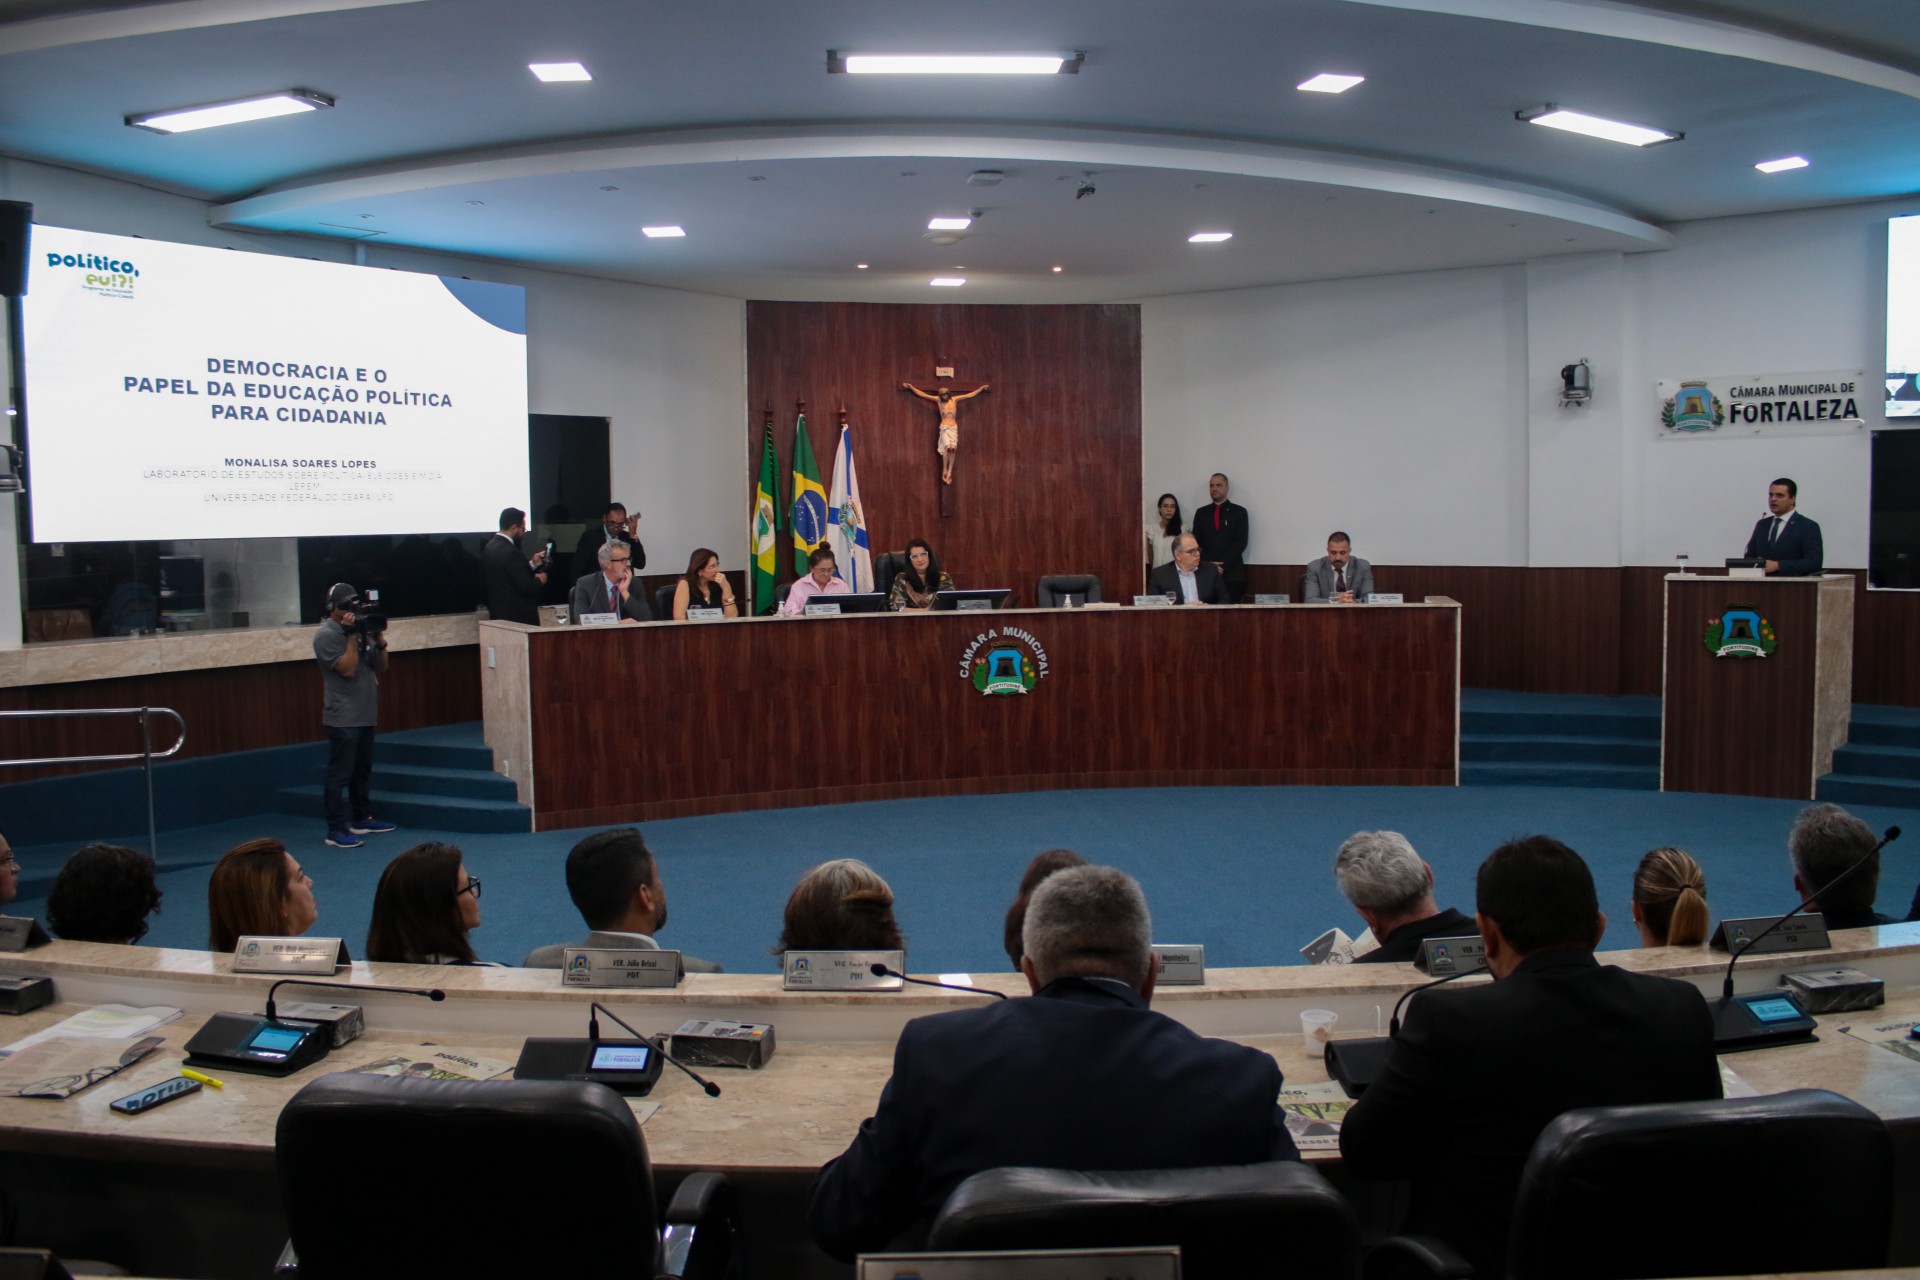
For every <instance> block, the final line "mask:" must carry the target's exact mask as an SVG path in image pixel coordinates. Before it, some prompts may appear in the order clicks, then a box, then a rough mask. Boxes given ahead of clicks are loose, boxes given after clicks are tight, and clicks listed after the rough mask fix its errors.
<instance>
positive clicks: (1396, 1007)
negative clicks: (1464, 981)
mask: <svg viewBox="0 0 1920 1280" xmlns="http://www.w3.org/2000/svg"><path fill="white" fill-rule="evenodd" d="M1487 972H1488V970H1486V969H1458V970H1455V971H1454V972H1452V973H1450V974H1448V975H1447V976H1446V977H1444V978H1435V979H1434V980H1433V981H1432V982H1423V983H1421V984H1420V985H1419V986H1417V987H1408V988H1407V990H1406V992H1405V993H1404V994H1403V995H1401V997H1400V998H1399V999H1398V1000H1396V1001H1394V1002H1393V1016H1392V1017H1390V1018H1388V1019H1387V1039H1389V1040H1391V1039H1393V1038H1394V1037H1395V1036H1397V1035H1399V1034H1400V1011H1401V1010H1402V1009H1404V1008H1406V1007H1407V1001H1409V1000H1411V999H1413V998H1414V997H1415V996H1417V995H1419V994H1420V993H1421V992H1422V991H1425V990H1427V989H1429V988H1431V987H1437V986H1439V985H1440V984H1441V983H1443V982H1452V981H1453V980H1454V979H1455V978H1466V977H1471V976H1472V975H1474V974H1476V973H1487ZM1374 1016H1375V1017H1379V1016H1380V1015H1379V1014H1377V1013H1376V1014H1375V1015H1374ZM1374 1025H1375V1026H1379V1025H1380V1024H1379V1023H1377V1022H1376V1023H1374Z"/></svg>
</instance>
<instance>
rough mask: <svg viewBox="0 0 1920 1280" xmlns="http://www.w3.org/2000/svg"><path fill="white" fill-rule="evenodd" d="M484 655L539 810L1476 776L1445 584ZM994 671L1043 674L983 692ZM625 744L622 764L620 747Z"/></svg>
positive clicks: (812, 623)
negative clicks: (1467, 763) (1389, 600)
mask: <svg viewBox="0 0 1920 1280" xmlns="http://www.w3.org/2000/svg"><path fill="white" fill-rule="evenodd" d="M1009 654H1011V655H1012V656H1006V655H1009ZM480 660H481V669H482V702H483V705H484V708H485V717H486V735H487V743H488V745H489V746H491V747H492V748H493V750H494V757H495V760H496V761H497V762H498V765H499V767H500V768H501V769H502V771H503V772H506V773H508V774H509V775H511V776H512V777H513V778H514V779H515V780H516V781H517V782H518V783H519V784H520V799H521V802H522V803H524V804H527V805H529V806H531V807H532V808H533V811H534V826H535V829H536V830H552V829H555V828H562V827H576V826H591V825H600V824H607V823H616V822H637V821H645V820H651V819H657V818H673V817H682V816H687V815H691V814H700V813H717V812H728V811H734V810H741V809H759V808H777V807H784V806H789V805H807V804H835V803H845V802H852V801H864V800H885V799H898V798H904V797H917V796H929V795H969V794H981V793H990V792H1002V791H1045V790H1053V789H1058V788H1073V787H1128V786H1258V785H1280V784H1308V785H1371V786H1396V785H1397V786H1452V785H1454V784H1455V783H1457V781H1458V776H1459V701H1460V676H1459V672H1460V608H1459V605H1458V604H1456V603H1455V602H1454V601H1452V600H1449V599H1443V598H1439V597H1432V598H1429V600H1428V601H1427V602H1426V603H1424V604H1410V605H1371V606H1365V607H1354V606H1336V605H1319V606H1287V605H1280V606H1240V607H1237V608H1215V609H1176V608H1168V609H1132V608H1126V609H1120V608H1088V609H1024V610H1005V611H997V612H990V613H957V612H956V613H927V614H910V615H909V614H890V615H879V616H873V615H861V616H848V617H840V618H793V619H787V618H761V619H746V620H739V621H731V622H723V623H626V624H622V625H620V626H617V627H594V628H585V627H548V628H537V627H525V626H520V625H518V624H516V623H506V622H485V623H482V624H481V627H480ZM977 664H987V669H986V670H985V671H983V672H981V674H980V677H979V678H976V675H975V671H974V667H975V666H976V665H977ZM1002 668H1004V671H1003V670H1002ZM988 675H994V676H1002V675H1004V676H1006V677H1010V678H1012V679H1014V680H1016V681H1019V682H1020V683H1023V684H1025V685H1027V686H1028V687H1027V689H1026V691H1025V692H1013V693H1009V694H1005V695H996V694H991V693H983V692H982V691H981V690H980V688H979V687H978V686H979V684H980V683H981V682H982V680H983V679H984V678H985V677H986V676H988ZM615 744H617V747H616V745H615ZM610 752H611V756H610ZM612 756H617V758H619V760H620V761H621V768H620V769H618V770H605V769H602V768H600V767H599V765H600V764H601V763H602V762H604V761H605V760H607V759H609V758H612Z"/></svg>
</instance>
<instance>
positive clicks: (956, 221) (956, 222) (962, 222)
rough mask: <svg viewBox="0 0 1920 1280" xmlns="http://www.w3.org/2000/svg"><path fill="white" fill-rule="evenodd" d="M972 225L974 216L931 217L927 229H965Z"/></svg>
mask: <svg viewBox="0 0 1920 1280" xmlns="http://www.w3.org/2000/svg"><path fill="white" fill-rule="evenodd" d="M972 225H973V219H972V218H930V219H928V220H927V230H929V231H965V230H966V229H967V228H968V227H970V226H972Z"/></svg>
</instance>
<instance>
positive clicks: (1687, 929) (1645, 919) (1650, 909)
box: [1633, 848, 1709, 947]
mask: <svg viewBox="0 0 1920 1280" xmlns="http://www.w3.org/2000/svg"><path fill="white" fill-rule="evenodd" d="M1633 922H1634V923H1635V924H1636V925H1639V926H1640V945H1641V946H1643V947H1697V946H1699V945H1700V944H1701V943H1703V942H1705V941H1706V940H1707V929H1708V924H1709V922H1708V918H1707V875H1706V872H1704V871H1702V870H1700V864H1699V863H1697V862H1695V861H1694V860H1693V859H1692V857H1690V856H1689V855H1688V854H1687V853H1686V852H1685V851H1684V850H1681V849H1670V848H1669V849H1655V850H1653V851H1652V852H1651V853H1649V854H1647V856H1646V857H1644V858H1642V859H1640V866H1639V868H1638V869H1637V870H1635V871H1634V873H1633Z"/></svg>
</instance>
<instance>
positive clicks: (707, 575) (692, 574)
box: [673, 547, 740, 622]
mask: <svg viewBox="0 0 1920 1280" xmlns="http://www.w3.org/2000/svg"><path fill="white" fill-rule="evenodd" d="M688 609H718V610H720V612H721V613H723V614H725V615H726V616H727V617H729V618H737V617H739V616H740V606H739V605H738V604H735V603H734V599H733V584H732V583H731V582H728V581H727V575H726V574H724V573H722V572H720V553H719V552H717V551H711V550H709V549H708V548H706V547H695V548H694V550H693V554H692V555H691V556H688V557H687V571H686V572H685V573H683V574H681V575H680V581H678V582H676V583H674V584H673V620H674V621H675V622H685V621H686V620H687V610H688Z"/></svg>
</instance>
